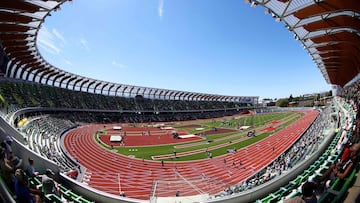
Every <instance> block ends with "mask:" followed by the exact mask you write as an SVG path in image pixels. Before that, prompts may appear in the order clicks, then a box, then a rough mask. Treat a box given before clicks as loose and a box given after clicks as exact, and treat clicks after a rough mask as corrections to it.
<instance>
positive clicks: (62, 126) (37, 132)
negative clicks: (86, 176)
mask: <svg viewBox="0 0 360 203" xmlns="http://www.w3.org/2000/svg"><path fill="white" fill-rule="evenodd" d="M27 120H28V121H27V122H26V123H24V125H23V126H21V128H19V130H20V131H21V132H22V134H23V137H24V140H25V144H27V146H29V149H31V150H33V151H34V152H36V153H38V154H40V155H41V156H43V157H46V158H47V159H49V160H52V161H54V162H55V163H57V164H58V165H59V167H60V171H69V170H72V169H73V168H74V167H76V165H75V164H74V163H73V162H72V161H70V160H69V158H68V157H67V156H66V155H65V154H64V152H63V151H62V149H61V146H60V136H61V134H62V133H63V132H65V131H66V130H67V129H70V128H72V127H73V126H76V124H74V123H72V122H71V121H69V120H63V119H58V118H54V117H53V116H49V115H43V116H36V117H32V118H28V119H27Z"/></svg>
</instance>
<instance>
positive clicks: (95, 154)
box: [0, 0, 360, 202]
mask: <svg viewBox="0 0 360 203" xmlns="http://www.w3.org/2000/svg"><path fill="white" fill-rule="evenodd" d="M66 2H67V1H66V0H48V1H41V0H36V1H18V0H16V1H14V0H2V1H1V2H0V25H1V26H0V73H1V76H0V108H1V118H0V129H1V131H0V138H1V141H2V140H5V138H6V137H7V136H11V137H12V138H13V144H12V149H13V152H14V153H15V154H16V155H17V156H19V157H20V158H22V160H23V162H22V165H21V167H22V168H25V167H26V166H27V163H26V161H25V160H27V159H28V158H31V159H33V160H34V161H35V166H36V169H37V170H38V171H39V172H41V173H44V172H45V171H46V169H51V170H52V171H54V172H55V180H56V181H57V182H59V183H60V191H61V195H56V194H49V195H46V196H45V197H44V201H45V202H180V201H181V202H281V201H285V200H286V199H291V198H293V197H295V196H301V195H302V194H301V186H302V185H303V183H305V182H306V181H314V180H316V179H317V178H319V177H320V176H322V175H323V174H324V173H325V171H326V169H327V168H329V167H330V165H331V164H333V163H335V162H336V161H337V160H338V158H339V157H340V156H341V155H342V152H343V151H342V150H343V148H342V147H339V140H340V141H341V140H342V139H343V136H346V137H347V138H348V140H350V141H351V142H352V143H358V142H359V140H360V139H359V126H360V125H359V112H358V108H359V101H360V100H359V96H360V95H359V84H360V83H359V79H360V78H359V70H360V68H359V64H360V63H359V58H360V57H359V49H358V47H359V46H360V38H359V36H360V35H359V30H360V29H359V26H358V25H359V24H360V23H359V19H360V4H359V3H358V2H357V1H356V0H348V1H337V0H268V1H262V0H248V1H246V2H248V3H250V5H251V6H253V7H254V6H258V5H259V6H260V5H261V6H263V7H264V8H265V9H266V13H268V14H271V16H272V17H273V18H275V20H276V21H280V22H283V23H284V24H285V26H286V27H287V28H288V29H289V31H291V32H292V33H293V34H294V36H295V40H299V41H301V43H302V45H303V46H304V48H305V49H306V50H307V51H308V53H309V54H310V56H311V58H312V59H313V61H314V62H315V63H316V65H317V66H318V68H319V69H320V71H321V72H322V74H323V77H324V79H325V80H326V81H327V82H328V83H329V84H332V85H333V86H334V89H336V90H337V97H334V98H333V100H332V102H331V103H329V104H328V105H327V106H326V107H324V108H320V109H299V108H294V109H289V108H286V109H279V108H271V109H268V108H258V99H259V97H258V96H228V95H217V94H206V93H196V92H187V91H178V90H170V89H159V88H150V87H141V86H135V85H127V84H119V83H112V82H107V81H101V80H98V79H92V78H88V77H84V76H81V75H76V74H73V73H70V72H67V71H64V70H62V69H60V68H58V67H54V66H53V65H51V64H50V63H48V62H47V61H46V60H45V59H44V58H43V57H42V56H41V54H40V53H39V51H38V48H37V45H36V39H37V34H38V31H39V29H40V27H41V25H42V23H43V22H44V20H45V18H47V17H50V16H51V13H52V12H58V11H59V10H60V7H61V6H62V4H64V3H66ZM69 2H71V1H70V0H69ZM350 59H351V60H350ZM267 111H286V112H290V111H291V112H295V111H296V112H301V113H302V114H303V115H302V116H301V117H300V118H298V119H297V120H296V121H293V123H292V124H291V125H289V126H286V127H282V126H280V127H279V129H280V130H279V131H276V132H274V133H273V134H272V135H271V136H269V137H268V138H266V139H262V140H260V141H258V142H256V143H255V144H253V145H249V146H246V147H243V148H241V149H237V150H234V151H235V152H236V153H229V154H226V155H224V156H217V157H212V156H209V152H208V148H207V147H206V149H205V148H204V149H201V150H202V152H204V153H207V155H208V157H207V159H202V160H196V161H191V162H185V161H184V162H172V161H168V160H166V161H165V164H164V165H163V166H161V164H160V162H159V161H158V160H146V161H144V160H141V159H140V158H132V157H126V156H123V155H114V154H115V153H113V151H112V148H111V149H105V147H104V146H105V145H102V144H101V142H102V140H101V139H100V138H99V139H98V140H95V139H94V136H93V135H94V134H97V133H98V132H99V131H102V132H103V131H104V132H106V129H107V128H109V126H107V125H111V124H110V123H116V124H114V125H117V124H118V123H127V124H129V126H131V127H132V128H136V127H137V125H138V124H139V123H141V124H144V123H151V124H152V123H157V122H161V123H164V122H166V123H174V122H178V121H181V122H184V121H186V122H188V121H196V120H202V119H207V120H212V121H213V122H214V123H215V122H216V119H222V118H234V117H235V116H239V115H241V113H242V112H247V113H250V112H262V113H263V112H267ZM290 117H291V116H290ZM290 117H285V118H284V123H286V122H285V121H287V120H286V119H288V120H291V118H290ZM249 118H251V119H253V117H249ZM244 123H245V121H244ZM253 123H254V121H252V124H253ZM223 125H231V123H230V122H224V124H223ZM254 126H255V124H254ZM200 127H202V126H200ZM239 127H240V126H239ZM154 128H155V127H154ZM124 129H126V128H124ZM144 129H147V131H146V133H143V136H145V134H148V135H150V133H159V134H160V135H161V136H163V137H165V136H167V132H166V130H164V131H161V130H158V129H156V130H154V131H151V130H148V129H151V128H150V127H147V128H144ZM213 129H214V131H215V130H216V128H214V127H213ZM344 129H346V133H343V132H344V131H345V130H344ZM139 132H141V131H139ZM254 132H255V131H254ZM257 132H258V131H257ZM130 134H131V133H129V134H128V136H130ZM133 134H136V132H135V133H133ZM168 134H169V136H170V134H171V133H168ZM123 135H124V134H123ZM160 135H159V139H160V138H161V136H160ZM234 136H236V135H234ZM144 140H145V139H144ZM164 140H165V138H164ZM170 140H171V139H170ZM171 141H173V140H171ZM178 142H180V141H178ZM232 142H233V141H231V142H229V143H226V144H224V145H225V146H229V147H230V146H231V147H232V146H233V144H234V143H235V142H234V143H232ZM126 144H128V143H126V142H125V145H126ZM111 147H113V146H111ZM260 147H261V150H260ZM209 148H210V149H213V148H211V147H209ZM214 148H215V147H214ZM175 149H177V150H179V152H178V155H179V157H180V155H181V152H180V150H181V148H180V147H179V148H175ZM235 149H236V148H235ZM130 150H131V151H132V152H134V153H136V151H137V149H136V147H131V148H129V151H130ZM201 150H200V151H201ZM204 150H205V151H204ZM193 151H195V150H193ZM234 151H232V152H234ZM175 153H176V152H175V151H174V157H176V154H175ZM249 154H251V155H254V156H257V157H261V158H260V159H252V160H251V159H244V157H248V156H249ZM171 155H172V154H171ZM238 160H242V161H243V163H241V162H240V165H239V166H237V167H236V168H235V166H234V167H233V168H228V167H227V165H226V164H230V163H231V161H232V162H233V163H235V162H234V161H238ZM229 162H230V163H229ZM238 167H240V169H239V168H238ZM241 167H244V168H243V169H241ZM357 169H358V163H357V164H356V165H355V167H354V168H353V169H352V171H351V173H350V174H349V175H348V176H347V177H346V178H345V179H341V178H337V179H336V181H335V182H334V183H333V184H332V185H330V186H329V188H328V189H327V190H325V191H323V192H322V193H321V194H320V193H317V194H316V195H317V197H318V199H319V202H331V201H332V202H340V201H345V199H350V198H353V196H355V198H356V197H357V196H358V195H359V190H358V189H357V188H356V187H354V188H352V189H350V190H349V188H351V185H352V184H354V182H355V179H358V177H357V173H358V170H357ZM239 170H242V171H241V173H238V171H239ZM2 174H3V173H2ZM1 181H2V183H1V184H0V185H1V187H0V189H1V199H2V200H3V201H4V202H16V197H14V194H13V191H12V189H11V188H10V187H9V185H7V184H5V182H6V179H4V177H2V179H1ZM29 182H30V183H31V184H32V186H35V187H36V188H42V183H41V179H40V178H39V177H33V178H30V180H29ZM355 184H358V183H357V182H356V183H355ZM348 191H349V192H348ZM348 193H349V195H348ZM348 201H351V200H348Z"/></svg>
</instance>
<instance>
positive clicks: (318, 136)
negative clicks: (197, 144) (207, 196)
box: [215, 107, 331, 197]
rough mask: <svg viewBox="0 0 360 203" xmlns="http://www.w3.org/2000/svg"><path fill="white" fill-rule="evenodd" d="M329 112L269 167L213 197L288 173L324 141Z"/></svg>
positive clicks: (244, 188)
mask: <svg viewBox="0 0 360 203" xmlns="http://www.w3.org/2000/svg"><path fill="white" fill-rule="evenodd" d="M330 111H331V108H330V107H329V108H326V109H325V110H324V111H322V112H321V113H320V115H319V116H318V117H317V118H316V120H315V121H314V122H313V124H312V125H311V126H310V127H309V128H308V129H307V130H306V132H305V133H304V134H303V135H302V136H301V138H299V140H298V141H297V142H296V143H295V144H294V145H293V146H290V148H289V150H287V151H286V152H285V153H284V154H282V155H281V156H280V157H278V158H277V159H276V160H275V161H274V162H272V163H271V164H270V165H269V166H267V167H266V168H264V169H263V170H261V171H260V172H258V173H256V174H254V175H253V176H252V177H250V178H249V179H247V180H245V181H244V182H242V183H239V184H237V185H235V186H232V187H229V188H227V189H226V191H224V192H222V193H220V194H217V195H215V197H216V196H223V195H229V194H234V193H239V192H242V191H245V190H248V189H251V188H254V187H256V186H260V185H262V184H264V183H265V182H268V181H270V180H272V179H273V178H275V177H278V176H279V175H281V174H283V173H287V172H289V171H290V170H291V168H292V167H293V166H295V165H296V164H298V163H299V162H300V161H301V160H303V159H304V158H305V157H307V156H309V155H311V154H312V153H313V152H315V151H316V150H317V148H318V146H319V144H320V143H321V142H322V141H323V139H324V137H323V133H322V131H323V129H324V128H325V127H328V126H329V125H331V118H330Z"/></svg>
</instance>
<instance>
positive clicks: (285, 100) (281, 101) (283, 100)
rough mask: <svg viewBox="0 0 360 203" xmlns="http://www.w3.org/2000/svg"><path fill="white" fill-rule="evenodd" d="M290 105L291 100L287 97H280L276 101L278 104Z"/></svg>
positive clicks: (281, 105)
mask: <svg viewBox="0 0 360 203" xmlns="http://www.w3.org/2000/svg"><path fill="white" fill-rule="evenodd" d="M288 105H289V100H288V99H287V98H283V99H278V100H277V101H276V106H280V107H287V106H288Z"/></svg>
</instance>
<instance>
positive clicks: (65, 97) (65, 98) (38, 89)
mask: <svg viewBox="0 0 360 203" xmlns="http://www.w3.org/2000/svg"><path fill="white" fill-rule="evenodd" d="M9 80H10V79H9ZM0 84H1V85H0V95H1V96H2V97H3V98H4V99H5V100H6V103H7V104H15V105H17V106H19V107H20V108H24V107H56V108H75V109H102V110H118V111H136V112H151V113H154V112H155V113H156V112H163V111H167V112H174V111H193V110H202V111H208V110H222V111H224V110H225V109H226V110H231V109H241V108H246V107H248V106H249V105H251V104H250V103H239V102H221V101H188V100H165V99H148V98H144V97H142V96H141V97H135V98H128V97H119V96H117V97H115V96H105V95H102V94H91V93H85V92H80V91H71V90H67V89H64V88H58V87H52V86H47V85H41V84H36V83H31V82H25V81H17V80H11V81H8V80H4V79H2V80H0Z"/></svg>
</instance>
